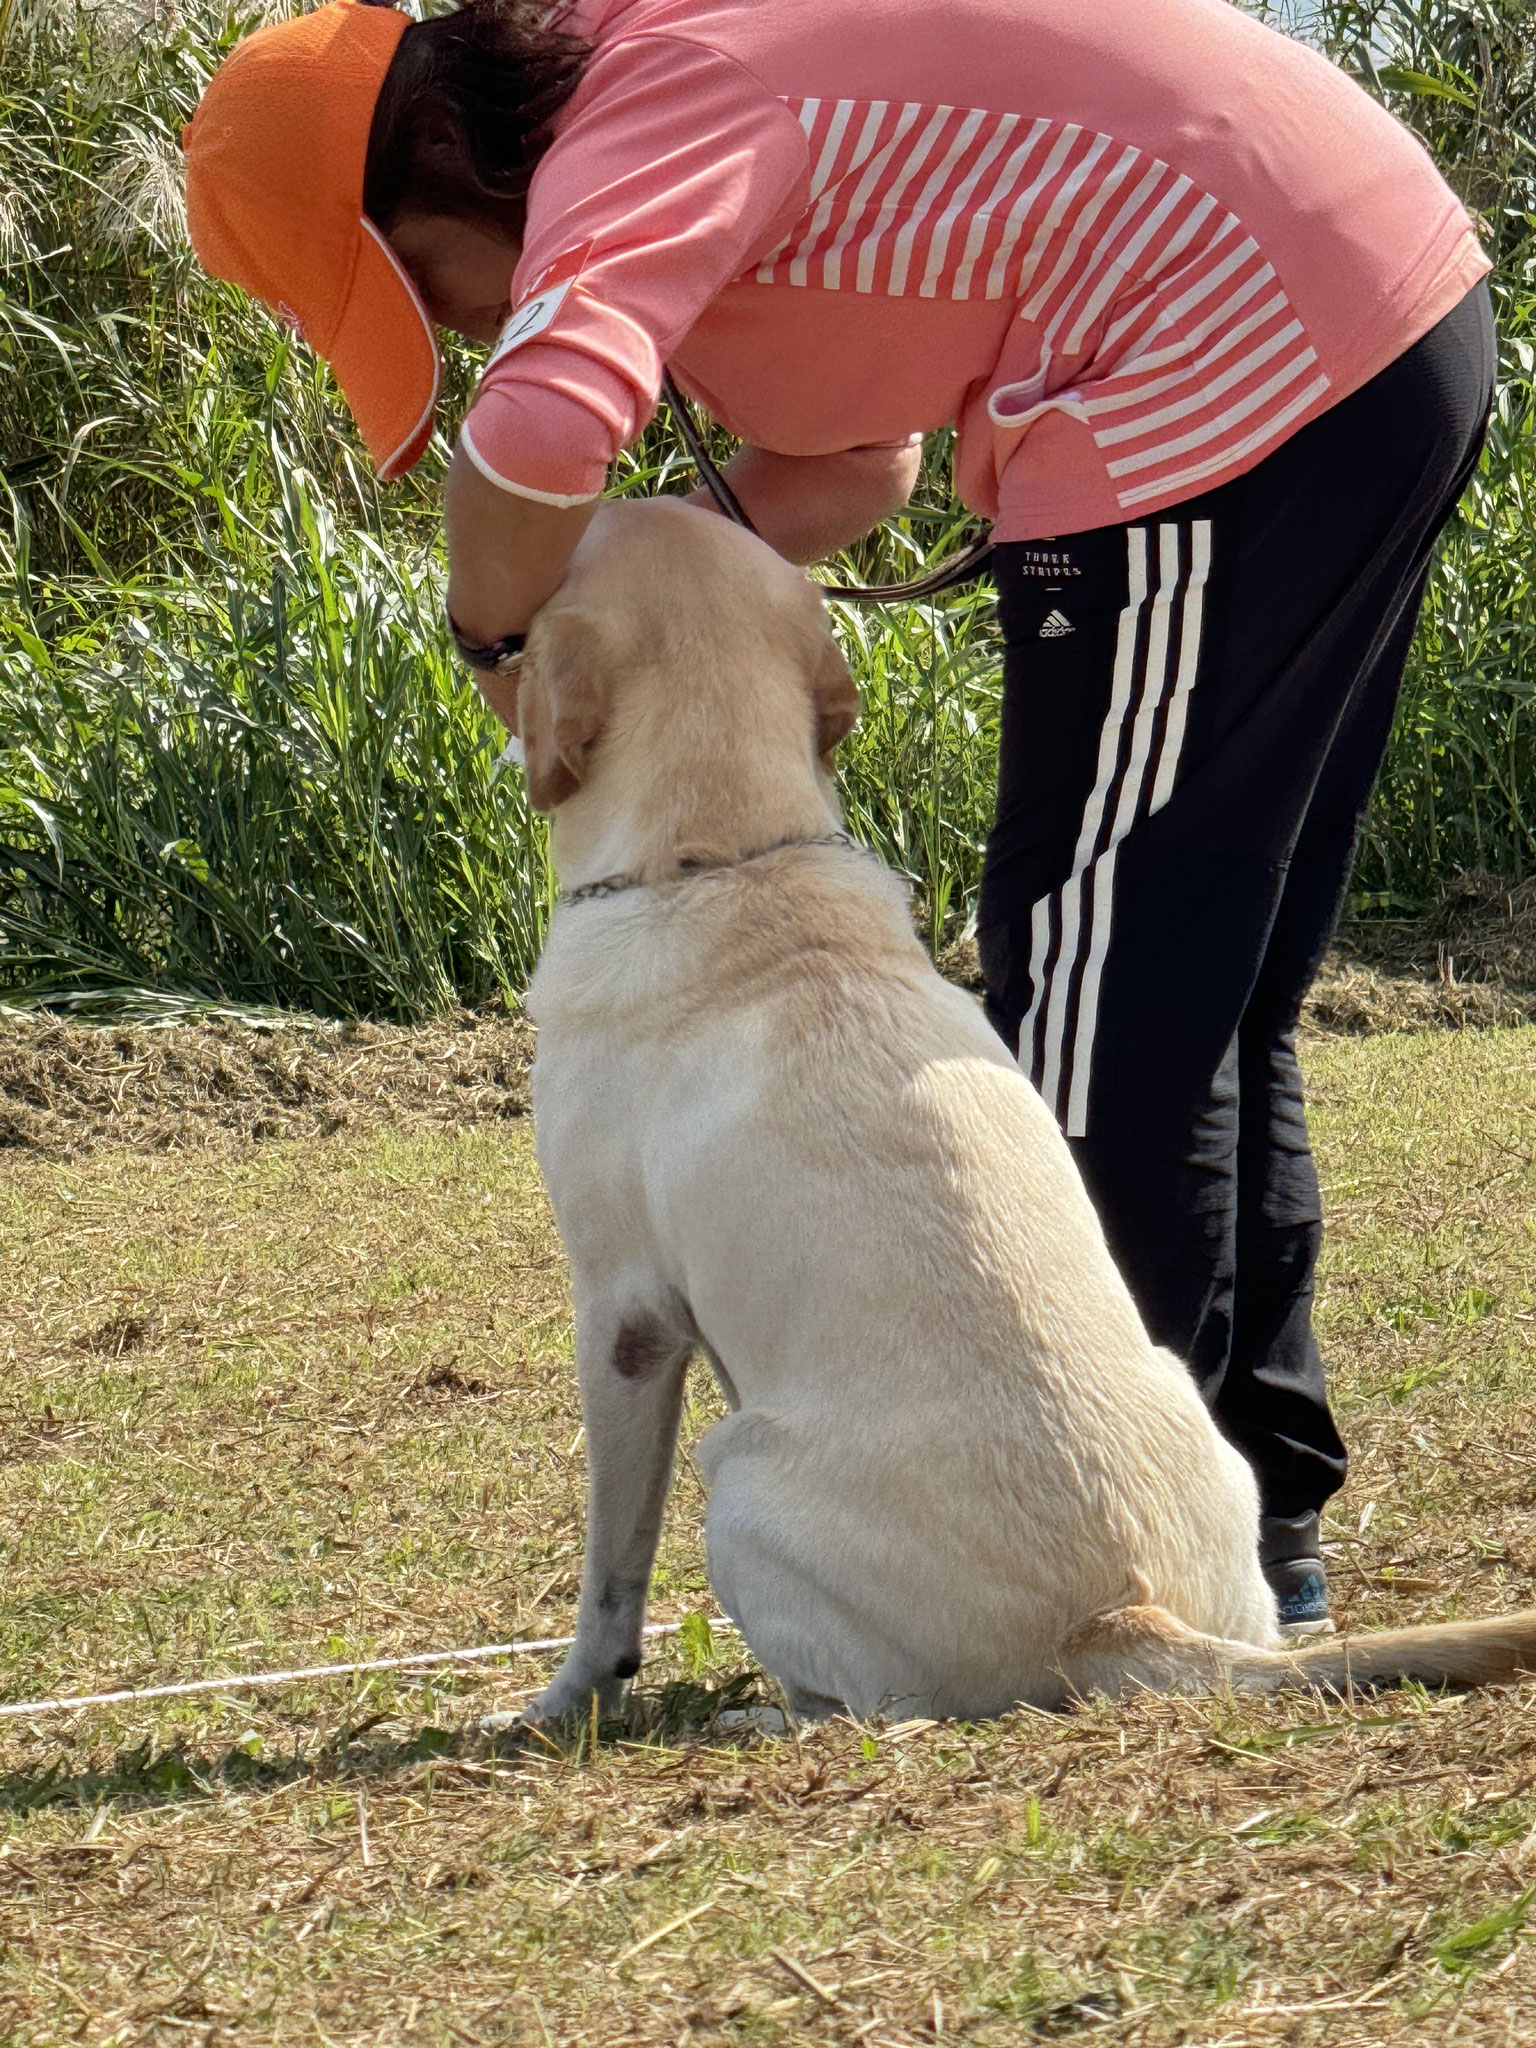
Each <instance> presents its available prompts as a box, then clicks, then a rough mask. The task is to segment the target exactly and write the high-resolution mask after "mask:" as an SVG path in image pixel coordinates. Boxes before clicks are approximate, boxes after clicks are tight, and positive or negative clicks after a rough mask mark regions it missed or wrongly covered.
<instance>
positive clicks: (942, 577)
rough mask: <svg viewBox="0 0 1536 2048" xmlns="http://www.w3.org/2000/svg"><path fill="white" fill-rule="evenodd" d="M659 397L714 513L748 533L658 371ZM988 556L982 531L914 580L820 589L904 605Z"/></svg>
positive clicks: (963, 579) (980, 568)
mask: <svg viewBox="0 0 1536 2048" xmlns="http://www.w3.org/2000/svg"><path fill="white" fill-rule="evenodd" d="M661 389H662V395H663V397H664V398H665V399H666V401H667V404H668V405H669V406H670V407H671V410H672V417H673V418H674V419H675V420H676V421H677V427H678V432H679V433H680V434H681V435H682V437H683V440H684V441H685V442H686V443H687V447H688V453H689V454H690V455H691V456H692V457H693V465H694V468H695V469H697V471H698V472H699V475H700V477H701V478H702V479H703V482H704V486H705V488H706V489H707V490H708V492H709V494H710V496H711V497H712V498H713V499H714V501H715V503H716V504H717V505H718V506H719V507H720V510H721V511H722V512H723V513H724V514H725V516H726V518H727V519H733V520H735V522H736V524H737V525H738V526H744V527H745V528H746V529H747V531H748V533H756V532H757V528H756V527H755V526H754V525H753V524H752V521H751V520H750V519H749V518H748V517H747V514H746V512H745V510H744V509H743V507H742V503H741V500H740V499H739V498H738V497H737V495H736V493H735V492H734V491H733V490H732V489H731V487H730V485H729V484H728V483H727V482H726V480H725V478H724V477H723V476H722V475H721V474H720V471H719V470H718V469H717V468H716V466H715V462H714V458H713V457H712V456H711V454H710V452H709V450H708V448H706V447H705V445H704V436H703V435H702V434H701V433H700V432H699V426H698V422H697V421H696V420H695V419H694V416H693V408H692V407H691V406H690V405H689V403H688V401H687V399H686V398H684V396H683V394H682V393H681V392H680V391H679V390H678V388H677V386H676V384H675V383H674V382H673V381H672V372H671V371H670V370H663V372H662V376H661ZM991 555H992V536H991V534H990V533H989V532H986V531H983V532H982V533H980V534H978V535H977V537H976V538H975V539H974V540H972V541H969V542H967V544H966V545H965V546H964V547H963V548H962V549H961V550H960V552H959V553H958V554H957V555H951V556H950V558H949V560H948V561H946V562H940V563H939V565H938V567H937V568H936V569H929V570H927V571H926V572H925V573H924V574H923V575H921V576H914V577H912V578H911V579H910V581H908V582H906V583H823V584H822V585H821V588H822V589H823V590H824V591H825V592H826V593H827V595H828V597H838V598H842V599H844V600H845V601H847V602H848V603H851V604H909V603H911V602H913V601H914V600H915V599H917V598H922V597H937V596H938V594H939V592H940V591H941V590H952V589H953V588H954V587H955V585H956V584H957V583H969V582H971V581H972V580H973V579H974V578H976V577H977V576H981V575H983V574H985V572H986V568H987V564H988V562H989V561H990V559H991Z"/></svg>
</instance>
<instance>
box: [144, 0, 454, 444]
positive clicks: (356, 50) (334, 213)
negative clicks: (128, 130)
mask: <svg viewBox="0 0 1536 2048" xmlns="http://www.w3.org/2000/svg"><path fill="white" fill-rule="evenodd" d="M409 26H410V17H409V16H408V15H406V14H404V13H401V12H399V11H397V10H396V9H395V8H394V7H392V6H369V5H366V4H359V0H327V4H326V5H325V6H323V7H317V8H316V9H315V11H314V12H313V13H312V14H303V15H299V16H298V17H297V18H296V19H295V20H292V21H279V22H274V23H272V24H271V25H270V26H269V27H267V28H261V29H257V31H256V32H255V34H254V35H249V36H246V37H245V38H244V39H243V40H242V41H241V42H238V43H237V44H236V45H235V47H234V49H233V50H231V52H230V54H229V55H228V57H226V58H225V60H224V62H223V63H222V64H221V65H220V66H219V68H218V70H217V71H216V72H215V73H214V75H213V78H212V80H211V81H210V83H209V86H208V90H207V91H206V92H205V93H204V94H203V97H202V102H201V104H200V105H199V107H198V109H197V113H196V115H195V117H194V118H193V120H192V123H191V125H190V126H189V127H188V128H187V129H186V130H185V132H184V134H183V136H182V146H183V148H184V149H185V151H186V159H187V228H188V232H189V233H190V235H191V237H192V246H193V248H194V249H195V250H196V251H197V254H198V258H199V260H200V261H201V263H202V265H203V267H204V269H206V270H209V271H211V272H212V273H213V275H214V276H215V277H224V278H228V279H229V281H230V282H231V283H232V284H238V285H241V286H243V287H244V289H245V290H246V291H248V292H251V293H253V294H254V295H255V296H256V297H257V298H258V299H261V300H263V301H264V302H265V303H266V304H267V305H269V306H270V307H271V308H272V309H273V311H274V312H275V313H277V314H279V315H280V316H281V317H282V318H283V319H284V320H286V321H287V322H288V323H289V325H290V326H292V327H293V328H295V329H296V330H297V332H298V333H299V334H301V335H302V336H303V337H304V339H305V340H306V341H307V342H309V343H310V345H311V346H312V347H313V348H315V349H316V350H317V351H318V352H319V353H320V354H321V355H322V356H324V357H325V359H326V361H327V362H328V363H329V364H330V366H331V368H332V370H333V371H334V372H335V374H336V381H337V383H338V384H339V385H340V386H341V388H342V391H343V392H344V393H345V395H346V400H347V403H348V405H350V406H351V408H352V412H353V416H354V417H355V419H356V420H357V424H358V427H359V428H360V429H361V431H362V436H363V439H364V440H365V441H366V442H367V444H368V452H369V454H370V455H371V456H372V457H373V460H374V463H375V466H376V467H377V469H378V471H379V474H380V475H381V476H384V477H396V476H401V475H403V474H404V472H405V471H406V470H408V469H409V468H410V467H411V464H412V463H413V462H415V461H417V460H418V459H419V457H420V456H421V454H422V452H423V450H424V449H425V448H426V445H427V442H428V440H429V439H430V438H431V434H432V415H433V412H434V410H435V408H436V405H437V391H438V383H439V378H440V370H441V365H440V362H439V358H438V353H437V337H436V335H435V334H434V333H433V331H432V322H431V320H430V319H429V318H428V317H427V309H426V307H425V306H423V304H422V303H421V300H420V298H419V297H418V296H417V293H416V289H415V287H414V285H412V283H411V281H410V279H409V278H408V277H407V276H406V274H405V271H404V270H403V269H402V268H401V266H400V263H399V260H398V259H397V257H396V256H395V253H394V251H393V250H392V249H391V248H390V246H389V244H388V242H386V241H385V239H384V237H383V236H382V235H381V234H380V233H379V231H378V229H377V228H376V227H375V226H374V224H373V222H372V221H371V220H369V219H368V218H367V217H366V216H365V214H364V212H363V172H364V169H365V167H366V164H367V160H368V131H369V128H370V127H371V126H372V123H373V110H374V107H375V105H376V104H377V101H378V97H379V91H380V88H381V87H382V86H383V83H384V74H385V73H386V72H387V71H388V69H389V67H390V63H391V61H392V59H393V57H394V54H395V51H396V50H397V49H398V48H399V46H400V38H401V36H403V35H404V33H405V31H406V29H407V28H408V27H409Z"/></svg>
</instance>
